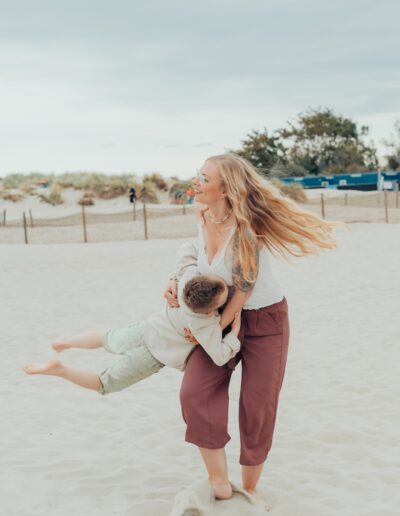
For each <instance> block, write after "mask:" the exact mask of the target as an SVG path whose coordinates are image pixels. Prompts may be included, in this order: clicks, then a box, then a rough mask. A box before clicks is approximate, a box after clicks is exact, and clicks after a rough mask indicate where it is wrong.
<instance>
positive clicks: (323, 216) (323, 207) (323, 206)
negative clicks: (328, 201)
mask: <svg viewBox="0 0 400 516" xmlns="http://www.w3.org/2000/svg"><path fill="white" fill-rule="evenodd" d="M321 214H322V218H323V219H324V220H325V199H324V194H323V193H321Z"/></svg>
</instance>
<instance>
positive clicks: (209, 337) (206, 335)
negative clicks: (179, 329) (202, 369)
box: [188, 316, 240, 366]
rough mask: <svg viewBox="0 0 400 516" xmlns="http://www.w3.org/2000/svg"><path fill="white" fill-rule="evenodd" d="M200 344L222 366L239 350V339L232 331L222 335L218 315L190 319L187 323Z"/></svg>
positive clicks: (215, 362)
mask: <svg viewBox="0 0 400 516" xmlns="http://www.w3.org/2000/svg"><path fill="white" fill-rule="evenodd" d="M188 328H189V330H190V331H191V332H192V334H193V335H194V337H195V338H196V340H197V341H198V343H199V344H200V346H201V347H202V348H203V349H204V351H205V352H206V353H207V354H208V355H209V356H210V358H211V359H212V361H213V362H214V364H216V365H218V366H222V365H224V364H226V363H227V362H229V360H230V359H231V358H233V357H234V356H235V355H236V353H237V352H238V351H239V350H240V341H239V339H238V338H237V336H236V335H235V333H234V332H233V331H231V332H229V333H228V334H227V335H225V337H222V328H221V326H220V324H219V317H217V316H213V317H207V318H206V319H201V320H200V321H198V320H195V319H193V320H191V321H190V322H189V324H188Z"/></svg>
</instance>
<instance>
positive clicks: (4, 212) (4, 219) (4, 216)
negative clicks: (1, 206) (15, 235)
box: [3, 210, 7, 226]
mask: <svg viewBox="0 0 400 516" xmlns="http://www.w3.org/2000/svg"><path fill="white" fill-rule="evenodd" d="M6 213H7V211H6V210H4V211H3V226H5V225H6Z"/></svg>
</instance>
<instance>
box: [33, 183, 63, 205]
mask: <svg viewBox="0 0 400 516" xmlns="http://www.w3.org/2000/svg"><path fill="white" fill-rule="evenodd" d="M39 199H40V200H41V201H42V202H47V203H48V204H51V205H52V206H58V205H59V204H64V202H65V201H64V198H63V196H62V195H61V187H60V186H59V185H58V184H57V183H54V184H53V185H52V187H51V188H50V192H49V193H48V194H39Z"/></svg>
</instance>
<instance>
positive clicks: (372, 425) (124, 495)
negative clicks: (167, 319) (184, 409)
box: [0, 224, 400, 516]
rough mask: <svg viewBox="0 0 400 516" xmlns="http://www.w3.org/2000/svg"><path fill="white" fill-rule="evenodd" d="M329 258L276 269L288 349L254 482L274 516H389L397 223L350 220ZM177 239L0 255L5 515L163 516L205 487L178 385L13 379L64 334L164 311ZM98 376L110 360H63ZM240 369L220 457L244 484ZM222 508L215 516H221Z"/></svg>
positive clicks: (392, 502) (9, 249)
mask: <svg viewBox="0 0 400 516" xmlns="http://www.w3.org/2000/svg"><path fill="white" fill-rule="evenodd" d="M336 235H337V238H338V240H339V247H338V249H337V250H334V251H331V252H328V253H325V254H322V255H321V256H319V257H313V258H307V259H301V260H292V263H287V262H285V261H282V260H277V261H276V263H275V264H274V267H275V270H276V273H277V275H278V277H279V278H280V280H281V282H282V284H283V285H284V289H285V292H286V295H287V299H288V302H289V309H290V320H291V331H292V334H291V343H290V351H289V358H288V365H287V369H286V376H285V382H284V386H283V390H282V393H281V402H280V409H279V412H278V420H277V427H276V432H275V439H274V445H273V447H272V451H271V453H270V456H269V459H268V461H267V465H266V468H265V472H264V474H263V477H262V481H261V484H260V492H261V493H262V494H263V495H266V496H267V498H268V500H269V502H270V504H271V506H272V512H271V514H274V515H276V516H331V515H332V516H333V515H335V516H336V515H340V516H344V515H349V516H358V515H360V516H361V515H362V516H378V515H379V516H395V515H397V514H398V510H399V504H400V497H399V494H398V488H397V487H396V484H397V483H398V479H399V466H400V461H399V459H398V456H397V455H396V449H398V444H399V437H398V429H399V427H400V417H399V413H398V411H397V412H396V410H395V407H396V404H397V403H398V399H399V395H400V389H399V383H398V363H399V346H398V344H399V328H398V322H397V312H398V306H399V299H400V282H399V279H398V263H399V256H400V226H399V225H396V224H387V225H385V224H352V225H349V226H348V227H347V228H345V229H338V230H337V232H336ZM183 241H184V240H179V239H168V240H163V239H159V240H149V241H147V242H145V241H134V242H106V243H92V244H90V243H89V244H88V245H78V244H59V245H46V244H43V245H37V246H34V245H32V246H25V245H20V244H15V245H7V244H0V256H1V259H0V266H1V276H0V291H1V298H0V303H1V307H0V313H1V315H2V321H3V324H2V327H3V339H2V340H3V343H2V346H1V374H2V391H1V402H2V440H1V444H0V456H1V458H2V460H1V465H2V467H1V480H0V514H1V515H2V516H3V515H4V516H43V515H45V514H49V515H50V514H51V515H52V516H71V514H77V515H79V516H110V515H118V516H166V515H168V513H169V511H170V510H171V508H172V504H173V500H174V497H175V495H176V494H177V493H178V491H179V490H180V489H181V488H182V487H185V486H187V485H188V484H190V483H191V482H195V481H197V480H200V479H202V478H203V477H204V470H203V466H202V463H201V461H200V458H199V456H198V453H197V450H196V449H195V448H194V447H193V446H192V445H189V444H186V443H185V442H184V423H183V421H182V418H181V414H180V406H179V399H178V394H179V387H180V382H181V373H180V372H178V371H176V370H172V369H167V368H165V369H164V370H162V371H161V372H160V373H159V374H157V375H155V376H153V377H151V378H149V379H147V380H145V381H144V382H142V383H140V384H137V385H136V386H133V387H132V388H130V389H128V390H126V391H124V392H122V393H117V394H114V395H110V396H108V397H100V396H98V395H97V394H96V393H93V392H90V391H84V390H82V389H79V388H78V387H76V386H74V385H71V384H67V383H66V382H63V381H62V380H60V379H58V378H50V377H29V376H27V375H25V374H24V373H23V372H22V371H21V368H22V367H23V366H24V365H25V364H26V363H29V362H31V361H42V360H47V359H48V358H51V357H53V356H54V353H53V352H52V350H51V348H50V343H51V341H52V339H54V338H55V337H57V336H62V335H67V334H70V333H75V332H81V331H84V330H88V329H107V328H111V327H114V326H119V325H125V324H128V323H130V322H132V321H134V320H136V319H140V318H142V317H145V316H146V315H148V314H150V313H151V312H152V311H153V310H156V309H158V308H161V307H162V305H163V298H162V293H163V290H164V286H165V284H166V281H167V278H168V276H169V274H170V272H171V270H172V267H173V262H174V255H175V251H176V249H177V247H178V246H179V244H180V243H181V242H183ZM62 359H63V361H64V362H65V363H67V364H69V365H72V366H81V367H85V366H87V367H89V368H94V369H95V370H98V371H101V370H102V368H104V366H106V365H107V364H109V363H110V362H111V361H112V360H113V359H114V357H113V356H111V355H108V354H107V353H105V352H104V351H103V350H97V351H79V350H71V351H68V352H65V353H64V354H63V355H62ZM239 387H240V368H238V369H237V370H236V372H235V373H234V375H233V379H232V383H231V406H230V433H231V436H232V440H231V442H230V443H229V444H228V446H227V454H228V459H229V467H230V472H231V480H232V481H235V482H236V483H239V484H240V469H239V466H238V463H237V460H238V454H239V436H238V428H237V409H238V394H239ZM228 504H229V502H218V504H217V507H216V510H215V514H216V515H218V514H230V512H229V505H228Z"/></svg>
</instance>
